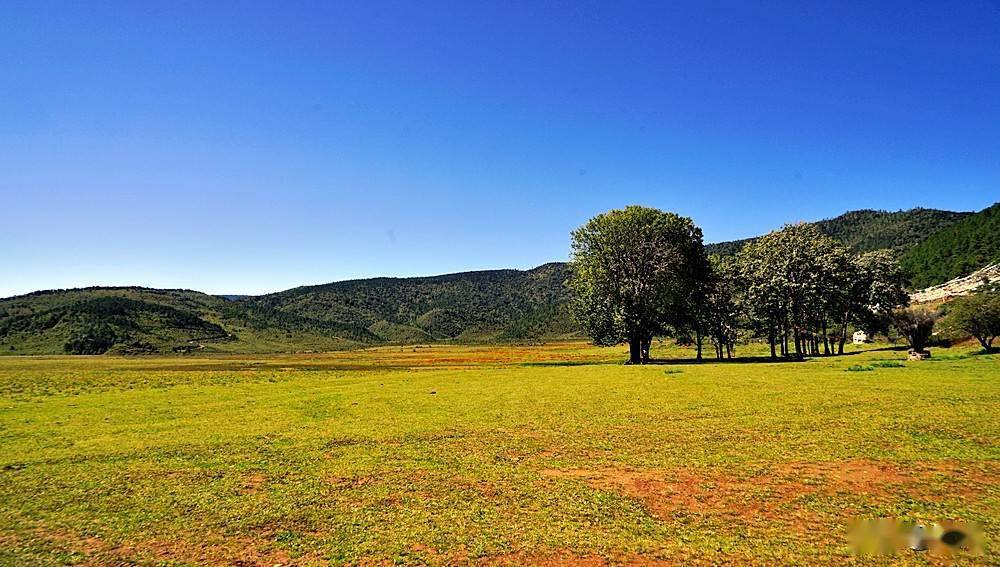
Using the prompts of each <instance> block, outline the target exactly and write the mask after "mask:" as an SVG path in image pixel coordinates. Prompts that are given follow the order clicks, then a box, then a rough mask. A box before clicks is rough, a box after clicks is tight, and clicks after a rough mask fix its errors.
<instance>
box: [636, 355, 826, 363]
mask: <svg viewBox="0 0 1000 567" xmlns="http://www.w3.org/2000/svg"><path fill="white" fill-rule="evenodd" d="M809 360H811V359H810V357H803V358H796V357H794V356H788V357H780V356H779V357H778V358H771V357H770V356H736V357H733V358H715V357H711V358H709V357H705V358H703V359H701V360H698V359H697V358H655V359H650V361H649V362H647V363H646V364H647V365H673V364H718V363H723V364H760V363H768V364H781V363H785V362H807V361H809Z"/></svg>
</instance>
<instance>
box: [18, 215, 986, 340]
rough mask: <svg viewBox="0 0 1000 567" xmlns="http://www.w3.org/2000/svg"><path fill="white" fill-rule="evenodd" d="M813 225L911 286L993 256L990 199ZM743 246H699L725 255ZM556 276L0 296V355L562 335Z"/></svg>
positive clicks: (562, 272)
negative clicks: (248, 291) (889, 264)
mask: <svg viewBox="0 0 1000 567" xmlns="http://www.w3.org/2000/svg"><path fill="white" fill-rule="evenodd" d="M816 225H817V226H818V227H819V228H820V230H822V231H823V232H825V233H826V234H829V235H831V236H833V237H834V238H837V239H839V240H841V241H842V242H844V243H845V244H846V245H847V246H849V247H850V248H852V249H854V250H856V251H866V250H873V249H877V248H890V249H893V250H896V251H899V252H904V253H905V255H904V256H903V262H904V266H905V267H906V268H907V269H908V270H909V271H910V272H911V274H912V275H913V283H914V285H915V286H917V287H924V286H926V285H931V284H934V283H939V282H942V281H945V280H948V279H950V278H952V277H955V276H958V275H963V274H965V273H968V272H970V271H972V270H974V269H976V268H978V267H981V266H982V265H984V264H986V263H987V262H989V261H992V260H997V259H1000V255H998V250H1000V204H997V205H994V206H992V207H990V208H989V209H986V210H984V211H982V212H980V213H976V214H972V213H954V212H948V211H939V210H933V209H912V210H909V211H899V212H885V211H869V210H864V211H852V212H849V213H845V214H843V215H841V216H839V217H836V218H833V219H827V220H823V221H819V222H817V223H816ZM932 234H933V236H931V235H932ZM928 236H930V238H928ZM745 242H747V241H734V242H723V243H718V244H711V245H709V246H708V247H707V248H708V251H709V252H710V253H721V254H729V253H734V252H735V251H736V250H738V249H739V247H740V246H742V244H743V243H745ZM568 275H569V274H568V268H567V265H566V264H565V263H558V262H555V263H551V264H545V265H542V266H539V267H537V268H535V269H532V270H525V271H522V270H489V271H479V272H465V273H458V274H448V275H442V276H432V277H420V278H373V279H366V280H352V281H343V282H335V283H329V284H324V285H316V286H307V287H299V288H295V289H290V290H287V291H283V292H279V293H273V294H269V295H263V296H257V297H245V296H227V297H220V296H212V295H207V294H204V293H198V292H194V291H187V290H156V289H146V288H136V287H131V288H86V289H75V290H55V291H45V292H36V293H32V294H28V295H23V296H19V297H13V298H8V299H0V353H2V354H57V353H63V352H69V353H78V354H98V353H103V352H112V353H151V352H161V353H162V352H193V351H198V352H290V351H310V350H335V349H342V348H350V347H354V346H358V345H371V344H385V343H391V344H415V343H426V342H434V341H459V342H494V341H521V340H530V339H534V338H539V337H562V336H571V335H574V334H576V333H577V331H578V330H577V328H576V325H575V324H574V323H573V321H572V319H571V317H570V313H569V308H568V302H569V297H568V293H567V291H566V289H565V288H564V286H563V282H564V281H565V280H566V279H567V277H568Z"/></svg>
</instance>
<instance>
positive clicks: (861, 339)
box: [854, 329, 868, 345]
mask: <svg viewBox="0 0 1000 567" xmlns="http://www.w3.org/2000/svg"><path fill="white" fill-rule="evenodd" d="M867 342H868V333H866V332H864V331H862V330H861V329H858V330H857V331H854V344H856V345H863V344H865V343H867Z"/></svg>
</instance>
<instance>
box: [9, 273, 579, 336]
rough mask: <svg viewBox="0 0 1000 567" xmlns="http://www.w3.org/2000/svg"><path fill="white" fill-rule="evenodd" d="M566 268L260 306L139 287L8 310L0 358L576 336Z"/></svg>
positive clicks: (306, 296)
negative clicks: (5, 356)
mask: <svg viewBox="0 0 1000 567" xmlns="http://www.w3.org/2000/svg"><path fill="white" fill-rule="evenodd" d="M566 275H567V271H566V265H565V264H563V263H553V264H546V265H543V266H539V267H538V268H535V269H533V270H527V271H521V270H492V271H481V272H466V273H459V274H449V275H443V276H433V277H425V278H374V279H368V280H355V281H344V282H337V283H331V284H325V285H318V286H310V287H300V288H295V289H291V290H288V291H284V292H281V293H275V294H270V295H264V296H259V297H232V296H227V297H221V296H212V295H207V294H204V293H199V292H195V291H188V290H158V289H148V288H141V287H117V288H84V289H71V290H53V291H43V292H35V293H31V294H28V295H22V296H18V297H12V298H8V299H0V354H59V353H64V352H65V353H72V354H102V353H105V352H111V353H120V354H141V353H153V352H158V353H163V352H194V351H197V352H276V351H277V352H288V351H307V350H333V349H339V348H348V347H352V346H359V345H375V344H385V343H405V344H415V343H424V342H431V341H437V340H460V341H476V342H489V341H510V340H524V339H534V338H537V337H551V336H566V335H571V334H573V333H574V332H575V327H574V326H573V324H572V323H571V320H570V316H569V312H568V308H567V294H566V291H565V290H564V288H563V281H564V280H565V279H566Z"/></svg>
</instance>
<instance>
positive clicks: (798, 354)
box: [792, 327, 802, 358]
mask: <svg viewBox="0 0 1000 567" xmlns="http://www.w3.org/2000/svg"><path fill="white" fill-rule="evenodd" d="M792 338H793V339H795V358H802V336H801V335H800V334H799V328H798V327H795V328H793V329H792Z"/></svg>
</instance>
